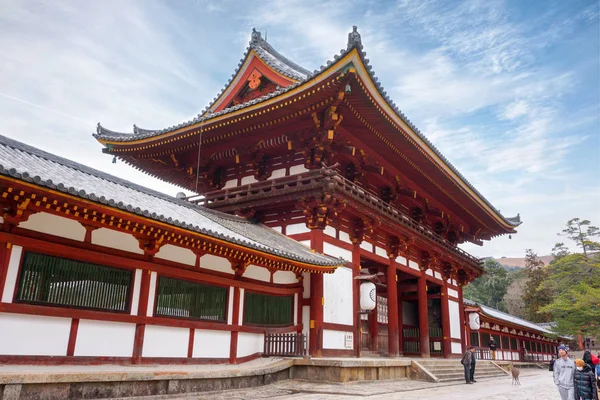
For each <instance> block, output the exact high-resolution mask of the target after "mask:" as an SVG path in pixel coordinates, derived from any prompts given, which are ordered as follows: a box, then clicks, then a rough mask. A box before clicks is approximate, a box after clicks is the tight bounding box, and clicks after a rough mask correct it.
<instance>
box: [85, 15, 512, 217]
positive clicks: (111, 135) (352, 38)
mask: <svg viewBox="0 0 600 400" xmlns="http://www.w3.org/2000/svg"><path fill="white" fill-rule="evenodd" d="M253 43H255V44H253ZM253 46H255V47H259V48H260V49H262V50H260V51H264V52H265V53H269V55H270V57H274V58H275V59H277V60H278V61H277V63H281V64H284V65H285V66H286V67H287V68H283V69H281V70H280V71H279V72H282V73H283V71H288V72H289V73H291V74H292V73H298V74H306V76H305V77H304V79H302V80H300V81H299V82H298V83H296V84H293V85H291V86H288V87H287V88H285V89H278V90H276V91H275V92H272V93H270V94H268V95H265V96H262V97H259V98H257V99H254V100H251V101H250V102H248V103H243V104H240V105H237V106H234V107H230V108H226V109H224V110H222V111H220V112H218V113H210V112H207V110H208V109H209V107H210V106H208V107H207V108H206V109H205V110H204V111H203V112H202V113H200V114H199V115H198V116H197V117H196V118H194V119H192V120H191V121H187V122H184V123H181V124H179V125H176V126H171V127H169V128H165V129H162V130H158V131H146V132H147V133H144V134H136V133H135V132H134V133H133V134H126V133H117V134H115V132H112V131H109V130H107V129H105V128H103V127H102V126H101V125H100V124H98V129H97V132H96V134H94V137H95V138H97V139H103V140H110V141H115V142H127V141H133V140H138V139H144V138H149V137H152V136H156V135H160V134H162V133H167V132H171V131H174V130H176V129H179V128H183V127H186V126H190V125H193V124H196V123H198V122H202V121H206V120H209V119H211V118H214V117H215V116H219V115H223V114H227V113H230V112H233V111H236V110H239V109H241V108H245V107H247V106H250V105H253V104H257V103H261V102H263V101H265V100H268V99H270V98H272V97H275V96H277V95H279V94H282V93H285V92H287V91H288V90H290V89H292V88H295V87H297V86H300V85H301V84H302V83H304V82H306V81H308V80H310V79H311V78H313V77H315V76H317V75H319V74H321V73H322V72H323V71H325V70H327V69H328V68H329V67H330V66H331V65H333V64H334V63H335V62H337V61H338V60H339V59H340V58H343V57H345V56H346V55H347V54H349V53H350V52H351V51H352V50H353V49H355V48H356V49H357V50H358V54H359V55H360V58H361V60H362V62H363V64H364V66H365V68H366V70H367V72H368V74H369V77H370V78H371V80H372V81H373V83H374V84H375V87H376V88H377V91H378V92H379V94H381V96H382V97H383V98H384V100H385V102H386V103H387V104H388V105H389V106H390V107H391V108H392V109H393V110H394V112H395V113H396V115H397V116H398V117H399V118H400V119H401V120H402V121H403V122H404V123H405V124H406V125H408V126H409V127H410V129H411V130H412V131H413V132H414V133H415V134H416V135H417V136H418V137H419V138H420V139H421V140H423V142H425V144H426V145H427V146H428V147H429V148H430V149H431V150H433V152H434V153H435V154H436V155H437V156H438V157H439V158H440V159H441V160H442V161H443V163H444V164H446V165H447V166H448V167H449V168H450V169H451V170H452V172H454V173H455V174H456V175H457V176H458V177H459V178H460V180H462V181H463V182H464V183H465V184H466V185H467V186H468V187H469V188H470V189H471V190H472V191H473V192H474V193H475V194H477V196H478V197H479V198H480V199H482V200H483V201H484V202H485V204H487V205H488V206H489V207H490V208H491V209H493V210H494V211H495V212H496V214H497V215H499V216H500V217H501V218H502V219H503V220H504V222H505V223H507V224H509V225H511V226H513V227H517V226H519V225H521V223H522V222H521V218H520V215H518V214H517V216H516V217H505V216H503V215H502V213H501V212H500V211H499V210H498V209H496V208H495V207H494V206H493V205H492V204H491V203H490V202H489V201H488V200H487V199H486V198H485V197H484V196H483V195H482V194H481V193H480V192H479V191H478V190H477V189H476V188H475V187H474V186H473V185H472V184H471V183H470V182H469V181H468V180H467V178H465V177H464V175H463V174H462V173H460V171H458V169H456V167H455V166H454V165H453V164H452V163H451V162H450V160H448V159H447V158H446V157H445V156H444V155H443V154H442V153H441V152H440V151H439V150H438V148H437V147H436V146H435V145H434V144H433V143H431V141H429V139H427V137H426V136H425V135H424V134H423V133H422V132H421V131H420V130H419V128H417V126H416V125H415V124H413V123H412V121H411V120H410V119H408V117H407V116H406V115H405V114H404V113H403V112H402V111H401V110H400V109H399V108H398V106H397V105H396V103H395V102H394V101H393V100H392V99H391V98H390V97H389V96H388V94H387V92H386V91H385V90H384V88H383V86H382V85H381V83H380V82H379V79H378V78H377V77H376V76H375V72H374V71H373V67H372V66H371V64H370V62H369V59H368V58H366V57H367V53H366V52H365V51H364V50H363V45H362V40H361V36H360V34H359V33H358V30H357V28H356V26H354V27H353V30H352V32H350V33H349V34H348V43H347V46H346V49H345V50H344V49H342V50H341V51H340V54H339V55H335V56H334V57H333V60H330V61H327V63H326V64H325V65H322V66H321V68H320V69H319V70H315V71H313V72H312V73H309V72H308V71H306V70H305V69H304V68H302V67H299V66H298V65H296V64H294V63H292V62H291V61H289V60H287V59H286V58H285V57H283V56H281V55H280V54H279V53H278V52H277V51H275V50H274V49H273V48H272V47H271V45H269V44H268V43H267V42H266V41H265V40H264V39H262V37H261V36H260V33H259V32H256V31H254V30H253V33H252V40H251V42H250V47H248V49H247V51H246V53H245V54H244V57H243V58H242V59H241V60H240V63H239V64H238V70H239V68H240V67H241V65H242V64H243V63H244V60H245V58H246V57H247V56H248V54H249V51H250V49H252V48H255V47H253ZM257 53H259V51H257ZM259 54H260V53H259ZM265 61H266V60H265ZM273 62H275V61H273ZM273 65H275V64H273ZM291 71H293V72H291ZM236 74H237V71H236V73H234V74H233V75H232V76H231V79H233V78H234V77H235V75H236ZM288 76H291V75H288ZM231 79H230V80H229V82H227V84H225V87H224V88H223V90H222V91H221V93H220V94H219V95H217V96H216V97H215V98H214V99H213V101H212V102H211V105H212V104H213V103H214V102H215V101H216V100H217V99H218V98H219V96H220V95H221V94H222V93H223V92H224V91H225V90H226V89H227V87H228V86H229V84H230V82H231ZM295 79H297V78H295Z"/></svg>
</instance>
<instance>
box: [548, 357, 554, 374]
mask: <svg viewBox="0 0 600 400" xmlns="http://www.w3.org/2000/svg"><path fill="white" fill-rule="evenodd" d="M554 361H556V358H554V356H552V360H550V368H548V371H554Z"/></svg>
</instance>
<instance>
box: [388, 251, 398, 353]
mask: <svg viewBox="0 0 600 400" xmlns="http://www.w3.org/2000/svg"><path fill="white" fill-rule="evenodd" d="M387 300H388V357H398V282H397V280H396V256H395V255H394V256H393V258H392V257H390V264H389V265H388V267H387Z"/></svg>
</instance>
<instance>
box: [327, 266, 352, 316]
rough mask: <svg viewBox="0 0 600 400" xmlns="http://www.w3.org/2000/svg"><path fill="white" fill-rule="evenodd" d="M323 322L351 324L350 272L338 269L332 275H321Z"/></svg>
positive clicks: (349, 270) (346, 269) (342, 268)
mask: <svg viewBox="0 0 600 400" xmlns="http://www.w3.org/2000/svg"><path fill="white" fill-rule="evenodd" d="M323 294H324V297H325V305H324V306H323V321H324V322H331V323H334V324H344V325H352V324H353V315H354V312H353V304H352V270H351V269H349V268H345V267H339V268H337V269H336V270H335V272H334V273H333V274H324V275H323Z"/></svg>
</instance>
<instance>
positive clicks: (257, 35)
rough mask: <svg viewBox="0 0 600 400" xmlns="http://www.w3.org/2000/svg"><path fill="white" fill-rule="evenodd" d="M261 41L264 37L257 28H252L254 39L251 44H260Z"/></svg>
mask: <svg viewBox="0 0 600 400" xmlns="http://www.w3.org/2000/svg"><path fill="white" fill-rule="evenodd" d="M261 39H262V36H261V34H260V32H259V31H257V30H256V28H252V39H251V40H250V43H258V42H260V40H261Z"/></svg>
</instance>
